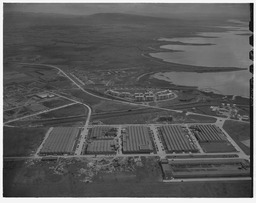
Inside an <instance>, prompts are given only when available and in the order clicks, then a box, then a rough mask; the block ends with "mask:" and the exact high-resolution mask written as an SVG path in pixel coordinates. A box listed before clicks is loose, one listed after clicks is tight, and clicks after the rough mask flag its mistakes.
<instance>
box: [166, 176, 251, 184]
mask: <svg viewBox="0 0 256 203" xmlns="http://www.w3.org/2000/svg"><path fill="white" fill-rule="evenodd" d="M251 179H252V178H251V177H233V178H232V177H230V178H221V177H220V178H216V177H214V178H189V179H172V180H163V182H164V183H175V182H176V183H177V182H204V181H237V180H251Z"/></svg>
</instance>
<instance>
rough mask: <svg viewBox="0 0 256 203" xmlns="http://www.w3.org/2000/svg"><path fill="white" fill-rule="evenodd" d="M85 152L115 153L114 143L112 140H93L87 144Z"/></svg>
mask: <svg viewBox="0 0 256 203" xmlns="http://www.w3.org/2000/svg"><path fill="white" fill-rule="evenodd" d="M86 153H87V154H115V153H116V143H115V141H114V140H113V139H112V140H93V141H92V142H91V143H89V144H88V147H87V149H86Z"/></svg>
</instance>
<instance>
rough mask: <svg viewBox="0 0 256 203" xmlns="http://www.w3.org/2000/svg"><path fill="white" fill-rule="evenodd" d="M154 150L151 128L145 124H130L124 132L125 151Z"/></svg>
mask: <svg viewBox="0 0 256 203" xmlns="http://www.w3.org/2000/svg"><path fill="white" fill-rule="evenodd" d="M151 152H153V146H152V141H151V138H150V134H149V128H148V127H145V126H129V127H127V128H126V130H125V132H124V133H123V153H151Z"/></svg>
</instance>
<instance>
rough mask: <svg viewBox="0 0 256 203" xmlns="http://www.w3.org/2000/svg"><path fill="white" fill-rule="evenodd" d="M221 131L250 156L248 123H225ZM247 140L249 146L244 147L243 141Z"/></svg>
mask: <svg viewBox="0 0 256 203" xmlns="http://www.w3.org/2000/svg"><path fill="white" fill-rule="evenodd" d="M223 129H224V130H225V131H226V132H227V133H228V134H229V136H230V137H231V138H232V139H233V140H234V141H235V142H236V143H237V144H238V146H239V147H240V148H241V149H242V150H243V151H244V152H245V153H246V154H247V155H250V152H251V150H250V146H251V145H250V141H251V134H250V133H251V132H250V131H251V130H250V123H242V122H237V121H230V120H229V121H225V123H224V125H223ZM247 140H249V145H245V144H244V143H243V141H247Z"/></svg>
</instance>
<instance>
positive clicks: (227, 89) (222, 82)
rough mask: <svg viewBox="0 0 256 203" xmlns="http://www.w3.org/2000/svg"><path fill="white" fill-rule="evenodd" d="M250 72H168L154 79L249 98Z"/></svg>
mask: <svg viewBox="0 0 256 203" xmlns="http://www.w3.org/2000/svg"><path fill="white" fill-rule="evenodd" d="M250 76H251V74H250V73H249V71H247V70H246V71H232V72H214V73H194V72H167V73H161V72H159V73H156V74H154V75H153V77H154V78H157V79H159V80H165V81H168V82H171V83H173V84H176V85H185V86H196V87H198V88H199V89H201V90H207V91H212V92H215V93H218V94H223V95H238V96H242V97H249V95H250V91H249V87H250V84H249V78H250Z"/></svg>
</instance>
